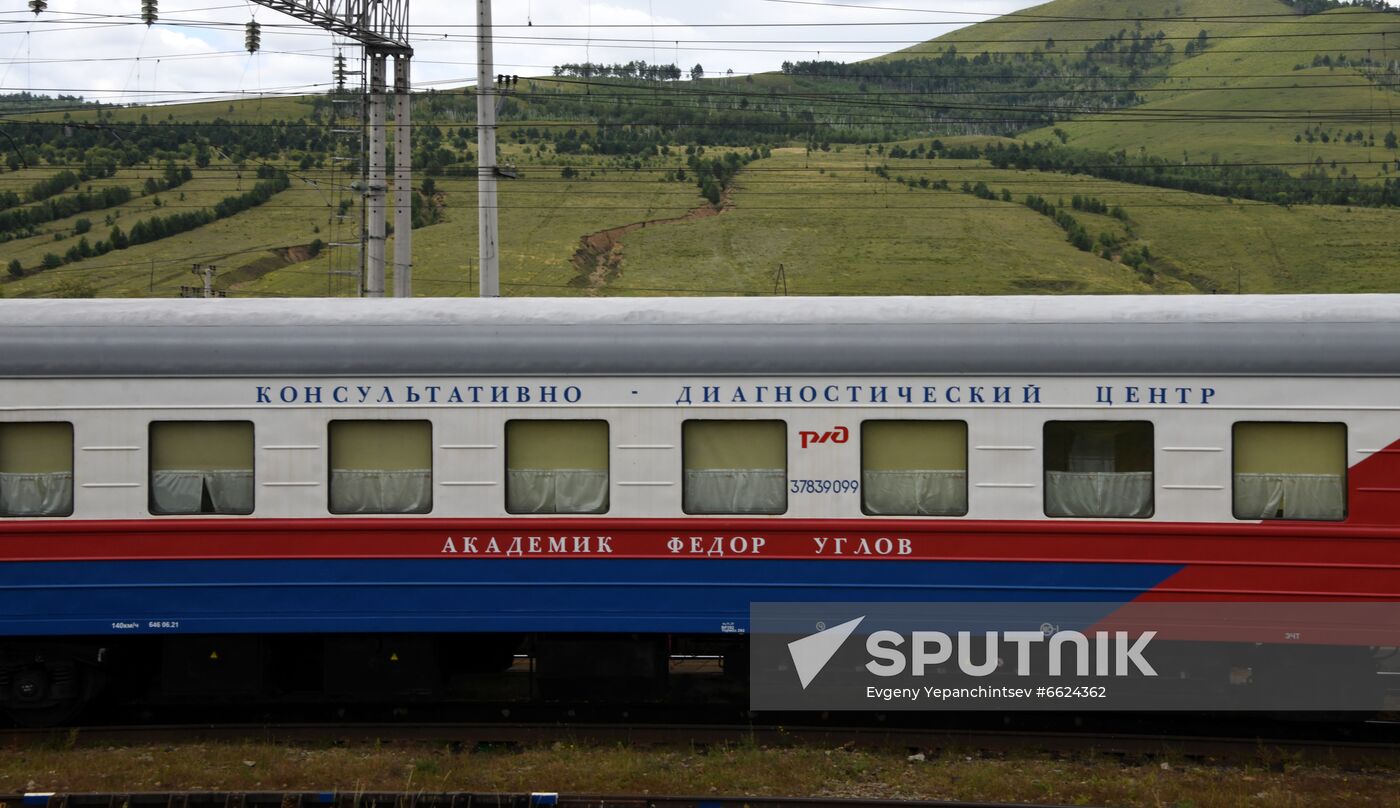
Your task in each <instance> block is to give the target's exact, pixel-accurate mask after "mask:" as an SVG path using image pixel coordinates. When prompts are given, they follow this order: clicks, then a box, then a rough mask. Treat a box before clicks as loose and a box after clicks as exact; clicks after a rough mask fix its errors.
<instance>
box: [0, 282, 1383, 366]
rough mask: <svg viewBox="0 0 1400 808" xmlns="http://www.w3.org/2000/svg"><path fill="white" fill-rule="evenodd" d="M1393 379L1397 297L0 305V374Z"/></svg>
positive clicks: (19, 302) (80, 302)
mask: <svg viewBox="0 0 1400 808" xmlns="http://www.w3.org/2000/svg"><path fill="white" fill-rule="evenodd" d="M560 374H585V375H672V374H686V375H696V374H716V375H817V374H820V375H864V374H883V375H930V374H945V375H951V374H974V375H981V374H1036V375H1078V374H1122V375H1136V376H1148V375H1255V376H1260V375H1279V376H1395V375H1400V295H1346V296H1343V295H1315V296H1220V297H991V298H988V297H981V298H978V297H889V298H874V297H870V298H801V297H792V298H611V299H587V298H555V299H547V298H502V299H495V300H482V299H473V298H442V299H415V300H393V299H384V300H358V299H295V300H290V299H288V300H77V301H74V300H7V301H0V377H11V378H15V377H72V376H102V377H155V376H259V377H268V376H287V377H291V376H297V377H303V376H346V375H393V376H404V375H415V376H416V375H431V376H462V375H560Z"/></svg>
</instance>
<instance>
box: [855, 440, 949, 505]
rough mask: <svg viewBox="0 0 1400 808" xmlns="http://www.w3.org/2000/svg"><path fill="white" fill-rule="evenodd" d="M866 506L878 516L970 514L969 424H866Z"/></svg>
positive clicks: (863, 474)
mask: <svg viewBox="0 0 1400 808" xmlns="http://www.w3.org/2000/svg"><path fill="white" fill-rule="evenodd" d="M860 468H861V504H862V507H863V509H864V511H865V512H866V513H868V514H871V515H872V516H964V515H966V514H967V424H966V423H965V422H963V421H866V422H865V423H864V424H862V425H861V430H860Z"/></svg>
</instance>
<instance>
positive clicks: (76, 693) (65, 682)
mask: <svg viewBox="0 0 1400 808" xmlns="http://www.w3.org/2000/svg"><path fill="white" fill-rule="evenodd" d="M5 674H6V675H5V677H4V678H6V679H8V685H9V686H8V687H7V688H5V692H4V694H3V699H4V701H3V704H4V712H5V714H6V715H8V716H9V717H10V719H11V720H12V721H14V722H15V723H16V724H19V725H20V726H22V727H54V726H60V725H62V724H66V723H69V722H71V721H73V720H74V719H76V718H77V717H78V715H79V714H81V713H82V711H83V708H84V707H86V706H87V704H88V693H89V690H90V688H89V685H90V683H89V682H87V681H85V679H86V676H85V674H84V671H83V667H82V666H81V665H79V664H78V663H77V662H75V661H73V660H67V659H51V658H47V657H38V658H36V659H35V660H33V661H31V662H27V663H24V664H22V665H18V666H14V667H11V668H10V670H8V671H6V672H5Z"/></svg>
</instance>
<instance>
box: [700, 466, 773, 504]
mask: <svg viewBox="0 0 1400 808" xmlns="http://www.w3.org/2000/svg"><path fill="white" fill-rule="evenodd" d="M786 483H787V471H786V470H784V469H688V470H686V472H685V497H684V499H685V502H684V506H685V512H686V513H782V512H783V511H784V510H786V509H787V487H786Z"/></svg>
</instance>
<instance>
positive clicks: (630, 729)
mask: <svg viewBox="0 0 1400 808" xmlns="http://www.w3.org/2000/svg"><path fill="white" fill-rule="evenodd" d="M378 741H395V742H421V743H431V744H435V745H449V746H453V747H458V748H479V747H488V746H522V747H524V746H534V745H540V744H547V743H558V742H567V743H573V744H579V745H593V744H609V745H616V744H628V745H631V746H635V747H639V748H660V747H696V746H723V745H730V744H740V743H745V744H758V745H762V746H801V745H805V746H816V747H827V748H834V747H848V748H864V749H884V750H888V749H901V750H905V751H907V752H909V753H910V754H916V753H936V752H940V751H944V750H957V751H960V752H966V753H970V754H971V753H995V754H1004V753H1011V752H1022V753H1026V752H1029V753H1054V754H1066V755H1068V754H1086V753H1094V754H1098V755H1119V756H1123V757H1125V758H1126V757H1133V758H1142V757H1164V758H1188V759H1213V760H1246V761H1254V762H1258V761H1260V760H1261V759H1263V760H1265V761H1279V762H1282V761H1287V760H1304V759H1311V760H1325V761H1328V762H1340V763H1349V764H1350V763H1354V764H1369V763H1389V764H1394V763H1396V762H1397V761H1400V722H1391V721H1372V722H1366V723H1364V724H1355V725H1345V726H1341V727H1337V726H1329V727H1327V728H1326V729H1324V728H1323V727H1321V726H1318V727H1313V726H1310V725H1303V726H1299V727H1294V728H1292V729H1291V730H1289V729H1286V728H1284V729H1279V730H1277V731H1275V732H1273V733H1261V732H1259V731H1257V730H1255V731H1250V732H1244V731H1241V732H1237V733H1236V734H1233V735H1231V734H1190V735H1187V734H1160V733H1152V732H1143V731H1139V732H1122V731H1104V730H1046V729H999V730H990V729H911V728H888V727H885V728H872V727H828V726H778V725H770V726H734V725H696V724H626V723H602V724H586V723H503V722H493V723H471V724H462V723H456V724H445V723H423V724H410V723H366V724H286V723H283V724H270V725H263V724H217V725H215V724H204V725H164V726H110V727H81V728H73V729H62V730H28V729H11V730H5V731H0V748H4V747H9V748H19V747H27V746H28V747H32V746H49V747H52V746H55V745H60V746H64V747H72V748H77V747H101V746H141V745H157V744H159V745H172V744H193V743H237V742H272V743H321V744H325V743H364V742H378ZM0 802H3V800H2V799H0ZM0 808H13V806H12V805H11V806H0Z"/></svg>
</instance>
